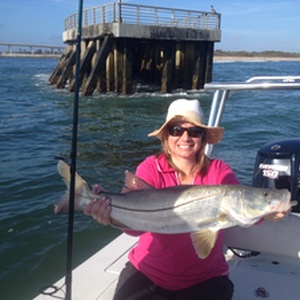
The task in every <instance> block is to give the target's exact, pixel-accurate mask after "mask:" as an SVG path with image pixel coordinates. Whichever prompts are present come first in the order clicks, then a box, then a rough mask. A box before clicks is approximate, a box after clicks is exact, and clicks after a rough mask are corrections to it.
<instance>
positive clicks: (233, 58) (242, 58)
mask: <svg viewBox="0 0 300 300" xmlns="http://www.w3.org/2000/svg"><path fill="white" fill-rule="evenodd" d="M222 61H223V62H225V61H300V57H268V56H256V57H254V56H252V57H250V56H214V62H222Z"/></svg>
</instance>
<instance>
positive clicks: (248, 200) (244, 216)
mask: <svg viewBox="0 0 300 300" xmlns="http://www.w3.org/2000/svg"><path fill="white" fill-rule="evenodd" d="M235 192H236V191H235ZM236 195H238V197H237V196H236ZM235 200H236V201H234V205H233V203H232V202H230V201H229V202H228V204H229V205H228V204H227V207H226V208H225V211H226V213H227V214H228V215H229V216H230V218H231V219H234V221H235V223H236V224H238V225H240V226H242V227H247V226H250V225H252V224H254V223H255V222H257V221H258V220H259V219H260V218H262V217H263V216H266V215H268V214H271V213H274V212H283V211H288V210H289V209H290V208H291V206H293V205H294V204H293V202H291V201H290V200H291V193H290V192H289V191H288V190H287V189H267V188H254V187H241V189H240V190H239V193H235Z"/></svg>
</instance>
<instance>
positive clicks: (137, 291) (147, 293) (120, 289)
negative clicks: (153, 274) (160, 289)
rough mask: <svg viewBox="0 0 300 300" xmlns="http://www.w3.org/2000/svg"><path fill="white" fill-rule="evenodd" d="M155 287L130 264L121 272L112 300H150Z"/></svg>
mask: <svg viewBox="0 0 300 300" xmlns="http://www.w3.org/2000/svg"><path fill="white" fill-rule="evenodd" d="M156 288H157V286H156V285H155V284H154V283H153V282H152V281H151V280H150V279H148V277H146V276H145V275H144V274H143V273H141V272H140V271H138V270H137V269H136V268H135V267H134V266H133V265H132V264H131V263H130V262H127V263H126V265H125V268H124V269H123V270H122V271H121V273H120V276H119V281H118V284H117V287H116V290H115V295H114V298H113V300H152V298H153V295H154V294H155V290H156Z"/></svg>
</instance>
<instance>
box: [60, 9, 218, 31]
mask: <svg viewBox="0 0 300 300" xmlns="http://www.w3.org/2000/svg"><path fill="white" fill-rule="evenodd" d="M220 19H221V14H219V13H213V12H204V11H197V10H185V9H174V8H166V7H157V6H148V5H135V4H128V3H117V4H116V3H109V4H103V5H100V6H95V7H91V8H87V9H85V10H84V11H83V25H82V26H83V27H87V26H92V25H98V24H107V23H113V22H117V23H126V24H134V25H148V26H163V27H178V28H192V29H209V30H219V29H220ZM76 27H77V13H74V14H72V15H71V16H69V17H67V18H66V19H65V31H67V30H70V29H74V28H76Z"/></svg>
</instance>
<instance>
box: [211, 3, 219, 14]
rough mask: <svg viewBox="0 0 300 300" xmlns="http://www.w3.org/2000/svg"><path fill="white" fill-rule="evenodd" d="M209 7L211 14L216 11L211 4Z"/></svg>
mask: <svg viewBox="0 0 300 300" xmlns="http://www.w3.org/2000/svg"><path fill="white" fill-rule="evenodd" d="M210 7H211V10H210V12H211V13H213V14H215V13H217V12H216V10H215V8H214V6H213V5H211V6H210Z"/></svg>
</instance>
